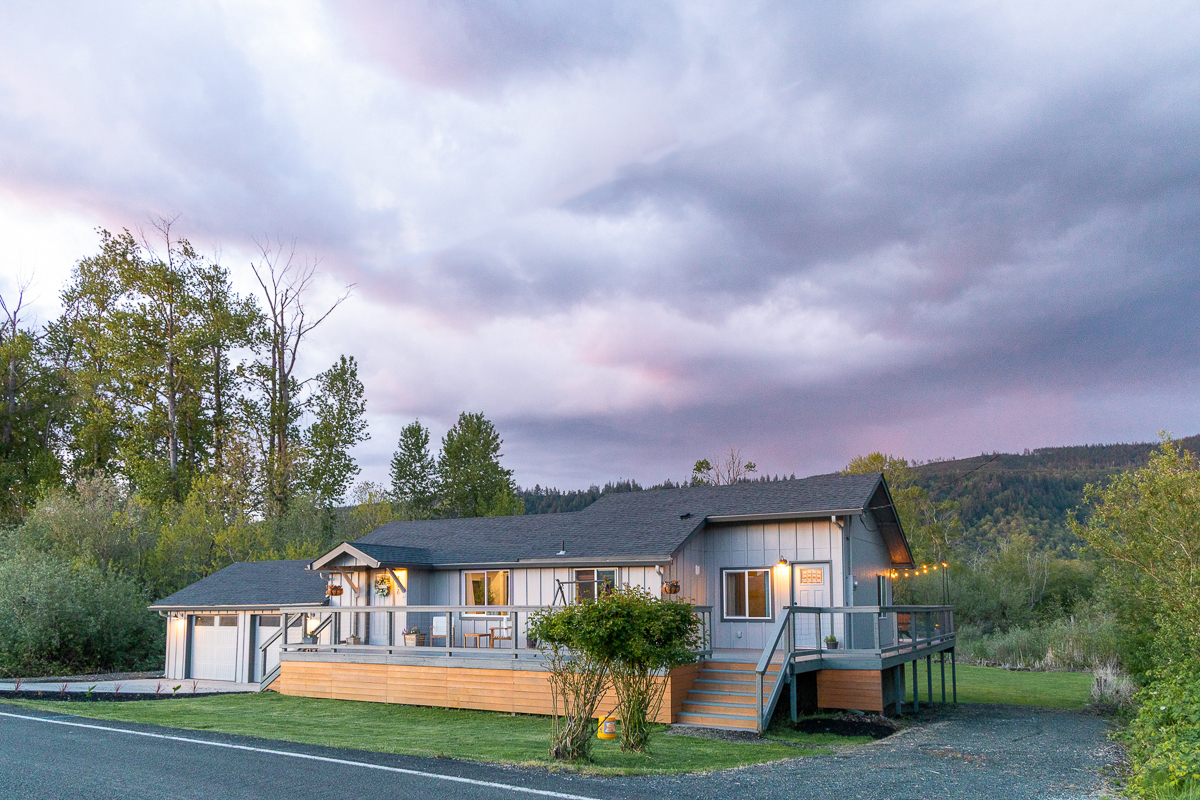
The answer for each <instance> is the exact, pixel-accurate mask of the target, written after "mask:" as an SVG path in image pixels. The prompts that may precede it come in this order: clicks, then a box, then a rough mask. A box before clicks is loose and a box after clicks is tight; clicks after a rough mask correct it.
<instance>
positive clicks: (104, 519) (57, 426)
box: [0, 219, 523, 675]
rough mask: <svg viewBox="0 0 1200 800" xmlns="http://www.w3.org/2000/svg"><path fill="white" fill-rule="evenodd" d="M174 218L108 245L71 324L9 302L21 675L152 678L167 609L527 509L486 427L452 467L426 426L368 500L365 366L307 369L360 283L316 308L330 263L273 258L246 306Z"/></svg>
mask: <svg viewBox="0 0 1200 800" xmlns="http://www.w3.org/2000/svg"><path fill="white" fill-rule="evenodd" d="M173 222H174V221H173V220H165V219H164V220H158V221H157V223H156V224H154V225H153V226H152V230H151V232H150V234H149V235H137V236H135V235H134V234H133V233H131V232H130V231H128V230H123V231H121V232H119V233H111V232H109V231H105V230H100V231H99V232H98V233H99V239H100V242H99V247H98V250H97V252H95V253H94V254H92V255H89V256H86V257H84V258H82V259H80V260H79V261H78V262H77V263H76V264H75V266H74V268H73V270H72V271H71V274H70V277H69V279H68V280H67V282H66V285H65V286H64V287H62V289H61V291H60V293H59V297H60V301H61V307H62V312H61V314H59V315H58V316H57V317H56V318H54V319H51V320H48V321H46V322H44V323H42V324H34V323H33V322H32V321H31V320H29V319H28V303H27V298H28V290H29V286H28V284H23V285H20V286H18V287H17V289H16V291H15V293H13V294H10V295H9V296H7V297H5V296H0V313H2V314H3V318H2V320H0V322H2V323H3V324H2V325H0V575H3V576H4V578H5V580H3V581H0V674H10V675H11V674H24V675H31V674H36V673H38V672H41V673H42V674H46V673H48V672H49V673H65V672H68V671H72V670H85V671H90V670H94V669H113V668H140V667H147V666H149V667H153V666H154V665H155V664H157V663H159V662H161V659H162V649H163V648H162V635H163V627H162V624H161V620H159V619H158V618H157V616H155V615H153V614H150V613H149V612H147V611H146V610H145V607H146V605H147V603H148V602H149V601H151V600H154V599H158V598H161V597H164V596H166V595H168V594H170V593H172V592H174V591H176V590H177V589H179V588H182V587H183V586H186V585H187V584H189V583H192V582H194V581H196V580H198V579H200V578H202V577H204V576H206V575H209V574H211V573H212V572H215V571H216V570H218V569H221V568H222V567H224V566H226V565H228V564H230V563H232V562H234V561H251V560H265V559H278V558H312V557H315V556H317V555H319V554H321V553H322V552H325V551H327V550H328V549H329V548H330V547H332V546H333V545H335V544H336V543H337V542H339V541H343V540H353V539H357V538H359V537H360V536H362V535H363V534H365V533H366V532H368V531H369V530H371V529H372V528H373V527H375V526H376V525H378V524H382V523H384V522H387V521H390V520H392V519H423V518H430V517H436V516H475V515H483V514H513V513H521V512H522V511H523V504H522V503H521V501H520V499H519V497H518V495H517V489H516V486H515V484H514V483H513V480H512V471H511V470H507V469H505V468H503V467H501V466H500V463H499V460H500V456H501V453H500V446H501V443H502V441H501V439H500V437H499V435H498V434H497V432H496V430H495V427H494V426H493V425H492V423H491V422H490V421H488V420H487V419H486V418H485V417H484V416H483V414H481V413H464V414H463V415H462V416H460V418H459V420H458V422H457V423H456V424H455V425H454V426H453V427H452V428H451V429H450V431H449V432H447V434H446V437H445V438H444V439H443V442H442V449H441V452H440V453H439V455H438V457H436V458H434V457H433V456H431V455H430V454H429V452H428V449H429V448H428V445H429V431H428V430H427V429H426V428H424V427H423V426H422V425H421V424H420V423H419V422H414V423H413V424H412V425H409V426H408V427H407V428H405V431H404V435H403V436H402V437H401V439H400V442H399V445H398V450H397V454H396V457H395V459H394V463H393V478H394V479H395V480H394V481H393V486H391V487H377V486H374V485H372V484H370V483H363V484H359V485H358V486H357V487H355V488H354V490H353V492H351V485H352V483H353V482H354V479H355V477H356V476H357V475H358V473H359V466H358V465H357V463H356V462H355V460H354V458H353V456H352V450H353V448H354V447H355V446H356V445H357V444H359V443H360V442H363V441H366V440H367V439H368V438H369V433H368V431H367V421H366V398H365V392H364V388H363V384H362V382H361V381H360V379H359V376H358V364H357V362H356V360H355V358H354V356H353V355H349V354H344V355H340V356H339V357H338V358H337V359H336V360H335V361H334V362H333V363H332V364H330V365H329V366H328V368H326V369H325V370H323V371H319V372H315V374H314V373H311V372H304V371H303V365H304V364H307V363H309V361H310V358H309V353H308V349H309V346H310V342H311V340H312V339H313V338H314V333H315V332H316V331H318V329H319V328H320V326H321V325H322V324H323V323H324V322H325V321H326V320H327V319H328V318H329V316H330V315H331V314H332V313H333V312H334V311H335V310H336V309H337V307H338V306H339V305H340V304H341V303H342V302H343V301H344V300H345V299H346V297H347V296H348V293H349V287H348V288H347V289H346V291H345V292H343V293H341V294H340V295H338V296H337V297H335V298H334V299H332V300H331V301H329V302H327V303H326V304H324V305H321V306H314V301H313V294H314V293H313V288H314V283H315V280H316V277H317V272H316V268H317V264H316V263H314V262H312V261H309V260H306V259H304V258H302V257H300V256H298V255H297V253H296V251H295V249H294V248H288V247H281V246H279V245H267V246H263V247H261V248H260V253H259V258H258V259H257V260H256V261H255V262H254V263H252V264H251V265H250V266H251V272H252V273H253V275H254V278H255V281H256V284H257V289H258V290H257V292H255V293H251V294H240V293H238V292H237V291H235V289H234V286H233V283H232V281H231V278H230V273H229V270H228V269H227V268H226V267H225V266H224V265H222V264H221V263H220V260H219V259H218V258H216V257H214V256H206V255H203V254H201V253H200V252H199V251H198V250H197V249H196V248H195V247H193V245H192V244H191V243H190V242H189V241H187V240H186V239H184V238H180V237H177V236H176V234H175V231H174V229H173ZM422 437H423V438H422ZM409 456H412V459H413V460H412V461H411V463H409V462H406V460H405V459H407V458H409ZM348 494H352V496H353V498H354V501H355V502H354V504H353V505H352V506H350V507H346V506H344V505H343V504H344V503H345V501H346V498H347V495H348Z"/></svg>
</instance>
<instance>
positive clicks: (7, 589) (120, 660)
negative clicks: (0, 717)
mask: <svg viewBox="0 0 1200 800" xmlns="http://www.w3.org/2000/svg"><path fill="white" fill-rule="evenodd" d="M147 602H148V600H147V598H146V596H145V594H144V593H143V592H142V591H141V590H140V589H139V588H138V587H137V585H136V584H135V583H134V582H133V581H131V580H129V579H126V578H122V577H118V576H113V575H106V574H105V573H103V572H101V571H100V570H99V569H97V568H96V567H92V566H71V565H69V564H65V563H63V562H61V561H59V560H57V559H55V558H53V557H51V556H47V555H44V554H34V553H18V554H16V555H14V556H11V557H9V558H7V559H4V560H2V561H0V674H2V675H4V676H7V677H17V676H36V675H48V674H63V673H67V674H69V673H78V672H107V671H122V670H139V669H157V668H161V666H162V659H163V651H164V650H165V635H166V627H165V625H164V624H163V621H162V620H161V619H160V618H159V617H158V615H157V614H155V613H154V612H151V611H147V610H146V604H147Z"/></svg>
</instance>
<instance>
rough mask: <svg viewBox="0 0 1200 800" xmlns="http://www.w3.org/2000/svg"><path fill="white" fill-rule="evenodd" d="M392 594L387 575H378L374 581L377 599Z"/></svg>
mask: <svg viewBox="0 0 1200 800" xmlns="http://www.w3.org/2000/svg"><path fill="white" fill-rule="evenodd" d="M391 593H392V579H391V578H389V577H388V576H387V575H380V576H379V577H378V578H376V579H375V594H376V595H377V596H378V597H387V596H388V595H389V594H391Z"/></svg>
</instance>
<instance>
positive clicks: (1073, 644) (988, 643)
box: [958, 614, 1120, 672]
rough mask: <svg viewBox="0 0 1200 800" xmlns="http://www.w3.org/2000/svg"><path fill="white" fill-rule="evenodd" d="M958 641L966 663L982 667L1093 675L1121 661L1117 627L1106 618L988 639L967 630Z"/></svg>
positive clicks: (1093, 617) (1094, 617)
mask: <svg viewBox="0 0 1200 800" xmlns="http://www.w3.org/2000/svg"><path fill="white" fill-rule="evenodd" d="M958 640H959V644H958V653H959V657H960V658H961V659H962V660H963V662H964V663H968V664H979V665H981V666H989V667H1005V668H1008V669H1035V670H1048V671H1056V670H1065V671H1074V672H1088V671H1091V670H1093V669H1095V668H1096V667H1098V666H1100V665H1103V664H1115V663H1118V662H1119V647H1118V645H1119V641H1120V640H1119V635H1118V632H1117V627H1116V623H1115V621H1114V620H1113V619H1112V617H1110V616H1108V615H1101V614H1088V615H1085V616H1080V617H1075V616H1072V617H1064V618H1060V619H1055V620H1051V621H1049V622H1045V623H1041V624H1034V625H1030V626H1028V627H1014V628H1009V629H1008V630H1007V631H1002V632H996V633H990V634H986V635H982V634H981V633H980V632H979V630H978V628H975V627H974V626H970V625H964V626H963V627H962V628H960V629H959V631H958Z"/></svg>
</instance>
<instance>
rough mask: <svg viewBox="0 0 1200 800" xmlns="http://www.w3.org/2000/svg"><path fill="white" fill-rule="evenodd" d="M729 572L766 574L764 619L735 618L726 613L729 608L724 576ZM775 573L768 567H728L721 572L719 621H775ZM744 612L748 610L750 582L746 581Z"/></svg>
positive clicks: (726, 584)
mask: <svg viewBox="0 0 1200 800" xmlns="http://www.w3.org/2000/svg"><path fill="white" fill-rule="evenodd" d="M730 572H765V573H767V616H765V617H749V616H747V617H735V616H731V615H729V614H727V613H726V611H727V610H728V607H729V603H728V598H727V596H726V591H727V589H728V586H729V584H728V582H727V581H726V579H725V576H726V575H727V574H729V573H730ZM774 584H775V573H774V571H773V570H772V569H771V568H770V567H729V568H728V569H722V570H721V619H722V620H728V621H730V622H771V621H773V620H774V619H775V585H774ZM746 610H747V611H749V610H750V582H749V581H746Z"/></svg>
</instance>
